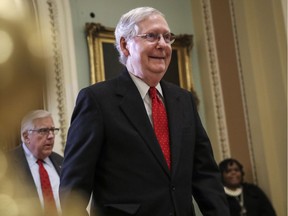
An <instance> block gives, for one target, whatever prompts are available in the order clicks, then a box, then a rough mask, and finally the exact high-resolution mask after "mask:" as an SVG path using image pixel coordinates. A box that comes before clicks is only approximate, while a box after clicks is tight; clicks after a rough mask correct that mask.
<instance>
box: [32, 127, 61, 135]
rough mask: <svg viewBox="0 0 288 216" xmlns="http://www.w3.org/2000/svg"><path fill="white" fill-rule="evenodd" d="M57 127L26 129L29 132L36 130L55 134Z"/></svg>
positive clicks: (44, 133) (46, 133) (42, 133)
mask: <svg viewBox="0 0 288 216" xmlns="http://www.w3.org/2000/svg"><path fill="white" fill-rule="evenodd" d="M59 130H60V129H59V128H39V129H30V130H28V131H31V132H37V133H39V134H41V135H48V134H49V133H50V132H52V134H54V135H56V134H57V133H58V132H59Z"/></svg>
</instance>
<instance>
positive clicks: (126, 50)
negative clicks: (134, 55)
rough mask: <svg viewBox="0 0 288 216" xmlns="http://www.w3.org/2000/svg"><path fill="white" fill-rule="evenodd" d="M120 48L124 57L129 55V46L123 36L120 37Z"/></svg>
mask: <svg viewBox="0 0 288 216" xmlns="http://www.w3.org/2000/svg"><path fill="white" fill-rule="evenodd" d="M120 48H121V50H122V52H123V54H124V55H125V56H126V57H128V56H129V55H130V52H129V46H128V44H127V42H126V40H125V38H123V37H122V38H121V39H120Z"/></svg>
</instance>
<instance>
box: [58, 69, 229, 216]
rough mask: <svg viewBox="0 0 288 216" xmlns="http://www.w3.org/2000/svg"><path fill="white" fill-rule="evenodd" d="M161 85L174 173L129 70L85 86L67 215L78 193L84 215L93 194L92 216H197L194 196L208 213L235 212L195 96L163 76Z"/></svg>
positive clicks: (74, 125)
mask: <svg viewBox="0 0 288 216" xmlns="http://www.w3.org/2000/svg"><path fill="white" fill-rule="evenodd" d="M161 87H162V90H163V94H164V97H165V106H166V109H167V113H168V121H169V130H170V143H171V157H172V170H171V172H170V171H169V170H168V167H167V165H166V162H165V159H164V157H163V154H162V152H161V148H160V146H159V144H158V142H157V139H156V136H155V134H154V131H153V127H152V125H151V123H150V121H149V118H148V115H147V113H146V109H145V107H144V103H143V100H142V98H141V96H140V94H139V91H138V89H137V87H136V86H135V84H134V83H133V81H132V79H131V77H130V76H129V74H128V72H127V71H125V72H124V73H122V74H121V75H120V76H118V77H116V78H114V79H112V80H109V81H106V82H102V83H97V84H95V85H92V86H90V87H87V88H85V89H83V90H81V91H80V93H79V95H78V98H77V102H76V106H75V109H74V112H73V115H72V120H71V126H70V128H69V132H68V138H67V144H66V148H65V152H64V162H63V167H62V172H61V178H60V200H61V203H62V204H63V206H64V215H65V211H66V210H68V208H70V207H71V206H72V205H71V199H72V197H73V196H71V195H72V194H75V193H77V192H78V193H79V194H81V195H82V198H83V199H84V205H83V206H82V208H81V209H80V210H79V209H78V211H79V213H78V215H79V216H80V215H86V213H85V207H86V204H87V203H88V201H89V197H90V193H91V192H93V201H92V205H91V206H92V207H91V211H92V215H93V216H94V215H97V216H101V215H103V216H107V215H109V216H110V215H117V216H120V215H123V216H128V215H138V216H148V215H151V216H162V215H163V216H164V215H165V216H166V215H167V216H168V215H177V216H191V215H195V213H194V210H193V205H192V195H193V196H194V198H195V199H196V201H197V202H198V205H199V206H200V208H201V209H202V212H203V214H204V215H205V216H208V215H209V216H228V215H229V213H228V211H229V210H228V207H227V201H226V198H225V194H224V192H223V187H222V184H221V178H220V174H219V172H218V168H217V164H216V163H215V161H214V159H213V153H212V148H211V145H210V141H209V139H208V137H207V134H206V132H205V130H204V128H203V127H202V124H201V122H200V118H199V116H198V114H197V110H196V106H195V104H194V101H193V96H192V94H191V93H190V92H188V91H186V90H183V89H180V88H179V87H177V86H176V85H173V84H170V83H167V82H164V81H161ZM69 204H70V206H69ZM63 206H62V207H63ZM67 206H69V207H67Z"/></svg>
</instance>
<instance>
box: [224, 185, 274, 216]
mask: <svg viewBox="0 0 288 216" xmlns="http://www.w3.org/2000/svg"><path fill="white" fill-rule="evenodd" d="M242 186H243V197H244V205H245V207H246V210H247V214H246V215H247V216H276V213H275V211H274V208H273V206H272V204H271V202H270V200H269V199H268V197H267V196H266V194H265V193H264V192H263V191H262V190H261V189H260V188H259V187H258V186H256V185H254V184H249V183H243V185H242ZM227 200H228V203H229V208H230V212H231V216H240V213H239V212H240V205H239V203H238V201H237V199H236V198H235V197H232V196H229V195H227Z"/></svg>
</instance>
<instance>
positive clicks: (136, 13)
mask: <svg viewBox="0 0 288 216" xmlns="http://www.w3.org/2000/svg"><path fill="white" fill-rule="evenodd" d="M153 14H157V15H160V16H162V17H164V14H163V13H161V12H160V11H158V10H157V9H155V8H152V7H138V8H135V9H132V10H130V11H129V12H127V13H126V14H124V15H122V17H121V18H120V20H119V22H118V24H117V26H116V29H115V39H116V41H115V47H116V49H117V50H118V52H119V61H120V63H122V64H123V65H126V61H127V57H126V56H125V55H124V54H123V53H122V51H121V47H120V40H121V38H122V37H123V38H125V39H126V40H128V39H130V38H132V37H134V36H135V35H137V34H138V26H137V25H138V23H140V22H141V21H143V20H145V19H146V18H147V17H149V16H151V15H153Z"/></svg>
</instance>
